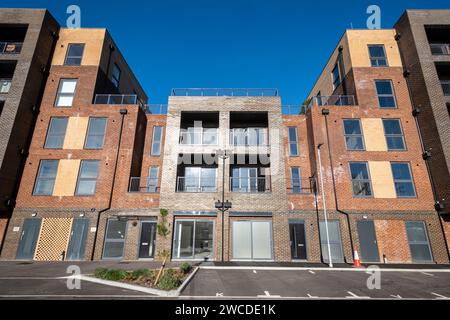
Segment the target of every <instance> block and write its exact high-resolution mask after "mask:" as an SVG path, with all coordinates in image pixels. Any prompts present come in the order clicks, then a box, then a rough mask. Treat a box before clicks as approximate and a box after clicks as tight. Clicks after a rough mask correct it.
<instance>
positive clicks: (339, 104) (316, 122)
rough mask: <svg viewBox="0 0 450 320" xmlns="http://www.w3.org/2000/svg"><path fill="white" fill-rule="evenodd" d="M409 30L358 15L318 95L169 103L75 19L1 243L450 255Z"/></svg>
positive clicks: (402, 258)
mask: <svg viewBox="0 0 450 320" xmlns="http://www.w3.org/2000/svg"><path fill="white" fill-rule="evenodd" d="M395 36H396V31H395V30H394V29H389V30H348V31H347V32H346V33H345V34H344V35H343V37H342V38H341V40H340V42H339V43H338V45H337V47H336V49H335V50H334V51H333V53H332V55H331V57H330V59H329V61H328V63H327V65H326V66H325V68H324V70H323V72H322V73H321V75H320V77H319V78H318V80H317V82H316V84H315V85H314V86H313V89H312V90H311V92H310V94H309V95H308V100H307V101H308V105H306V106H301V107H296V108H293V109H291V108H284V107H283V106H282V103H281V97H280V96H279V93H278V91H277V90H276V89H174V90H172V93H171V96H170V97H169V100H168V105H167V106H165V107H161V106H154V105H147V104H146V102H147V97H146V95H145V93H144V92H143V90H142V88H141V87H140V85H139V83H138V81H137V80H136V79H135V77H134V76H133V74H132V72H131V70H130V69H129V68H128V66H127V64H126V62H125V60H124V59H123V57H122V56H121V54H120V52H119V50H118V49H117V47H116V46H115V44H114V42H113V41H112V39H111V37H110V36H109V34H108V33H107V31H106V30H104V29H61V30H60V32H59V39H58V42H57V44H56V48H55V52H54V55H53V59H52V62H51V68H50V74H49V78H48V81H47V85H46V88H45V92H44V96H43V99H42V104H41V107H40V110H41V112H40V114H39V116H38V118H37V122H36V128H35V131H34V134H33V139H32V143H31V147H30V153H29V156H28V158H27V161H26V165H25V170H24V173H23V177H22V180H21V184H20V189H19V193H18V197H17V203H16V207H15V210H14V213H13V216H12V218H11V221H10V223H9V226H8V230H7V234H6V239H5V244H4V247H3V251H2V252H1V257H0V258H1V259H2V260H14V259H18V260H62V259H65V260H91V259H93V260H100V259H105V260H107V259H114V260H138V259H161V255H160V253H161V252H162V251H163V250H167V251H168V252H169V253H170V257H171V259H172V260H205V259H208V260H215V261H220V260H222V259H223V260H224V261H230V260H233V261H308V262H320V261H328V260H329V252H330V253H331V258H332V261H333V262H352V260H353V249H356V250H357V251H358V252H359V254H360V255H361V256H362V260H363V262H367V263H383V262H387V263H448V262H449V260H448V249H447V245H446V240H445V237H444V232H443V230H444V228H445V227H446V224H447V228H448V222H446V221H444V220H441V219H440V216H439V215H438V213H437V212H436V210H435V197H434V194H433V188H432V184H431V182H430V178H429V174H428V171H427V163H426V160H424V159H423V157H422V154H423V147H422V144H421V137H420V134H419V131H418V127H417V124H416V118H415V117H414V116H413V113H412V110H413V105H412V103H411V99H410V94H409V91H408V86H407V81H406V80H405V78H404V68H403V64H402V58H401V55H400V52H399V47H398V44H397V41H396V37H395ZM322 195H324V197H323V196H322ZM222 203H226V204H227V205H228V208H227V209H228V210H226V211H225V213H224V214H222V211H221V210H220V209H221V208H222ZM160 209H166V210H167V212H168V216H167V218H166V220H167V223H166V225H167V226H168V229H169V234H168V235H167V236H163V235H161V232H158V229H161V223H162V220H163V219H162V218H161V216H160ZM325 212H326V213H327V217H328V220H327V222H325ZM159 231H161V230H159ZM327 238H328V239H329V241H327ZM328 243H329V247H328ZM328 249H329V250H328Z"/></svg>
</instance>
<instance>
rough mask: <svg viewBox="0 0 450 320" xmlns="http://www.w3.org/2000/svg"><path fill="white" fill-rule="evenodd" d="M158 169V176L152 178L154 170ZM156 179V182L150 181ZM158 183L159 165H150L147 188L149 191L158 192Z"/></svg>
mask: <svg viewBox="0 0 450 320" xmlns="http://www.w3.org/2000/svg"><path fill="white" fill-rule="evenodd" d="M153 169H156V177H155V178H152V170H153ZM151 180H155V182H156V183H154V185H153V184H151V183H150V181H151ZM158 183H159V166H150V167H149V168H148V178H147V184H146V190H147V192H148V193H158ZM152 188H154V191H153V189H152Z"/></svg>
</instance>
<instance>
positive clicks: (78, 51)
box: [64, 43, 84, 66]
mask: <svg viewBox="0 0 450 320" xmlns="http://www.w3.org/2000/svg"><path fill="white" fill-rule="evenodd" d="M83 51H84V43H70V44H69V46H68V48H67V55H66V61H65V62H64V65H66V66H79V65H81V60H82V59H83Z"/></svg>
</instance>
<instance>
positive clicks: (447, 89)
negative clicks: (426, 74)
mask: <svg viewBox="0 0 450 320" xmlns="http://www.w3.org/2000/svg"><path fill="white" fill-rule="evenodd" d="M441 86H442V91H444V95H445V96H450V80H441Z"/></svg>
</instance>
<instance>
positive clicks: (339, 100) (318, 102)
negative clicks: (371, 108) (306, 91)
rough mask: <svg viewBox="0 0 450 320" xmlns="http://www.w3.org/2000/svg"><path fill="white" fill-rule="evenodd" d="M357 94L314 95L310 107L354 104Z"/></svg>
mask: <svg viewBox="0 0 450 320" xmlns="http://www.w3.org/2000/svg"><path fill="white" fill-rule="evenodd" d="M354 105H356V103H355V96H351V95H347V96H345V95H334V96H319V97H313V98H312V99H311V102H310V103H309V105H308V107H310V106H354Z"/></svg>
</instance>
